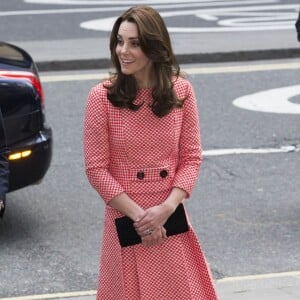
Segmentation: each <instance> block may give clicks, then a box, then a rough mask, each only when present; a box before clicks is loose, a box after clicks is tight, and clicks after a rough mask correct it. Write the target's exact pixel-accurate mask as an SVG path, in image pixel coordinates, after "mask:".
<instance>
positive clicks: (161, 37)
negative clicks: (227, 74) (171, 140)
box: [105, 6, 182, 117]
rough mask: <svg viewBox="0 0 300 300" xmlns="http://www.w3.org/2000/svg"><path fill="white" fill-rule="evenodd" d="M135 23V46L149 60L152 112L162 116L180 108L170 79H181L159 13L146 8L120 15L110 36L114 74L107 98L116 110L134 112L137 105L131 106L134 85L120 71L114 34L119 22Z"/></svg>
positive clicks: (131, 78)
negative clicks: (124, 109) (152, 82)
mask: <svg viewBox="0 0 300 300" xmlns="http://www.w3.org/2000/svg"><path fill="white" fill-rule="evenodd" d="M124 21H127V22H132V23H135V24H136V26H137V29H138V34H139V37H138V38H139V43H140V47H141V49H142V51H143V52H144V54H145V55H146V56H147V57H148V58H149V59H150V60H151V61H152V65H153V67H152V68H153V71H154V76H153V77H154V78H155V83H154V86H153V88H152V97H153V102H152V105H151V109H152V112H153V113H154V114H155V115H156V116H158V117H163V116H165V115H167V114H168V113H169V112H170V111H171V110H172V109H173V108H174V107H182V101H181V100H180V99H178V97H177V95H176V93H175V91H174V89H173V85H174V84H173V81H174V78H175V79H176V78H178V76H181V73H180V67H179V65H178V63H177V61H176V58H175V55H174V53H173V50H172V45H171V40H170V36H169V33H168V30H167V27H166V25H165V22H164V21H163V19H162V17H161V16H160V14H159V13H158V12H157V11H156V10H155V9H153V8H151V7H149V6H134V7H132V8H130V9H128V10H127V11H126V12H125V13H123V14H122V15H121V16H120V17H119V18H118V19H117V20H116V22H115V24H114V26H113V29H112V32H111V35H110V52H111V60H112V64H113V66H114V67H115V69H116V71H115V72H113V73H111V74H110V82H111V83H110V84H109V85H106V86H105V87H106V88H107V89H108V99H109V100H110V102H111V103H112V104H113V105H114V106H116V107H122V108H129V109H131V110H134V111H135V110H138V109H139V108H140V106H141V105H136V104H134V100H135V98H136V94H137V90H138V86H137V82H136V80H135V77H134V76H133V75H125V74H123V73H122V71H121V66H120V62H119V59H118V56H117V54H116V47H117V42H118V40H117V35H118V31H119V27H120V25H121V23H122V22H124Z"/></svg>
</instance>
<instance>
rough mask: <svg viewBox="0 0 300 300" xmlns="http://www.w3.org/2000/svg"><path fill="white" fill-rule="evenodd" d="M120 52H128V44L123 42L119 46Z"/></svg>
mask: <svg viewBox="0 0 300 300" xmlns="http://www.w3.org/2000/svg"><path fill="white" fill-rule="evenodd" d="M121 52H122V53H127V52H128V45H127V44H126V43H124V44H123V46H122V48H121Z"/></svg>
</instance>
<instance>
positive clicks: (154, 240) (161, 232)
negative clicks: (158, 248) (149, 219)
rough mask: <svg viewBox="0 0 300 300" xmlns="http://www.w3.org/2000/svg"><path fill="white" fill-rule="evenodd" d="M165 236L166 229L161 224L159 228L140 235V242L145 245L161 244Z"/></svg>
mask: <svg viewBox="0 0 300 300" xmlns="http://www.w3.org/2000/svg"><path fill="white" fill-rule="evenodd" d="M166 238H167V233H166V229H165V228H164V227H163V226H162V227H161V228H160V229H158V230H155V231H152V232H151V231H150V233H149V234H148V235H146V236H144V237H142V244H143V245H144V246H146V247H150V246H155V245H159V244H161V243H162V242H163V241H164V240H165V239H166Z"/></svg>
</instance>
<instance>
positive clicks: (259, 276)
mask: <svg viewBox="0 0 300 300" xmlns="http://www.w3.org/2000/svg"><path fill="white" fill-rule="evenodd" d="M299 276H300V271H292V272H281V273H267V274H257V275H247V276H234V277H225V278H222V279H218V280H216V281H217V282H219V283H221V282H237V281H251V280H262V279H276V278H284V277H299Z"/></svg>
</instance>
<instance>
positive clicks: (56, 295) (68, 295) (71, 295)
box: [0, 290, 97, 300]
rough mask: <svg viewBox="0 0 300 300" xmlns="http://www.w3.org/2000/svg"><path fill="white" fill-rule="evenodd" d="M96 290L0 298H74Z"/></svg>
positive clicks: (24, 299) (93, 293) (12, 299)
mask: <svg viewBox="0 0 300 300" xmlns="http://www.w3.org/2000/svg"><path fill="white" fill-rule="evenodd" d="M96 293H97V291H95V290H91V291H78V292H69V293H53V294H40V295H29V296H18V297H7V298H0V300H47V299H62V298H75V297H89V296H95V295H96Z"/></svg>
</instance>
